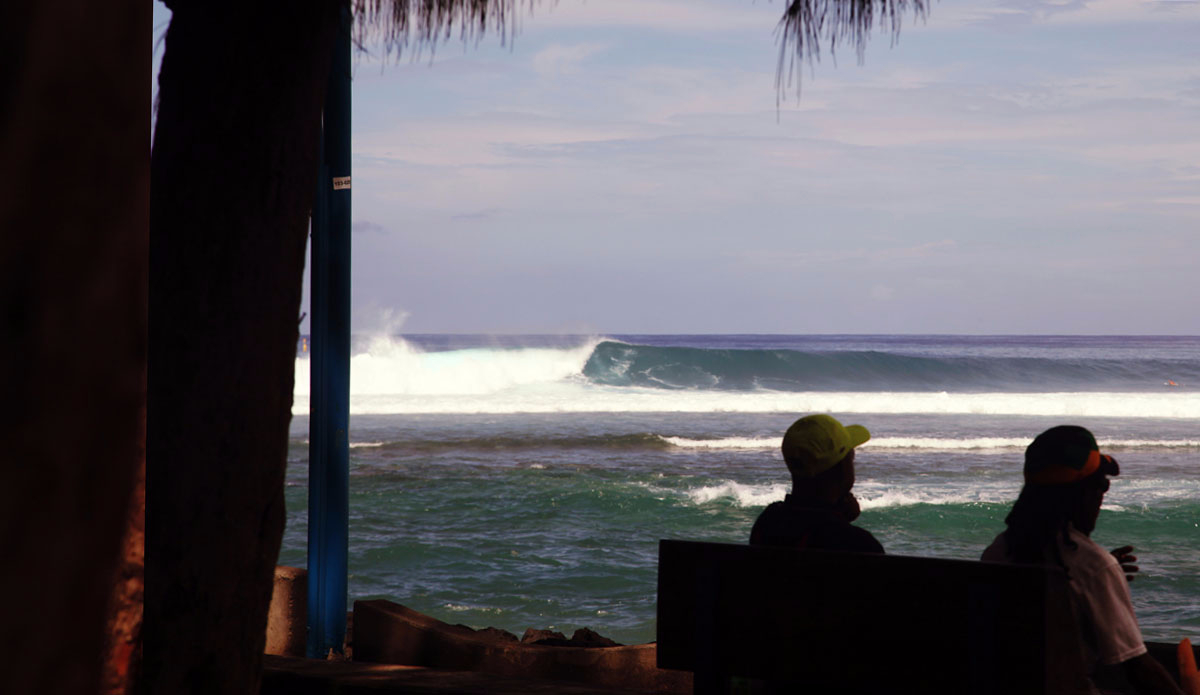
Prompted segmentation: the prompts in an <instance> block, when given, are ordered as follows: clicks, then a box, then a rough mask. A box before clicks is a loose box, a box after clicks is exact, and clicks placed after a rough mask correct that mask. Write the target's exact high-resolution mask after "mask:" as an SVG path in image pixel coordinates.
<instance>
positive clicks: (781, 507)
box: [750, 415, 883, 553]
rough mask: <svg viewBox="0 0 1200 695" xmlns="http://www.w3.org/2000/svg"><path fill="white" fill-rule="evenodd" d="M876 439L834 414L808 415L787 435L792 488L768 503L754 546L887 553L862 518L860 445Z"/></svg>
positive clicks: (786, 453) (755, 532) (786, 454)
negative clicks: (857, 469) (857, 476)
mask: <svg viewBox="0 0 1200 695" xmlns="http://www.w3.org/2000/svg"><path fill="white" fill-rule="evenodd" d="M870 438H871V433H870V432H868V431H867V428H865V427H863V426H862V425H849V426H843V425H842V423H840V422H838V421H837V420H835V419H834V418H832V417H830V416H828V415H808V416H805V417H802V418H800V419H799V420H797V421H796V422H794V423H792V426H791V427H789V428H788V430H787V433H786V434H784V435H783V461H784V463H786V464H787V468H788V471H789V472H790V473H791V474H792V492H791V494H789V495H787V496H786V497H785V498H784V499H783V501H782V502H774V503H772V504H770V505H768V506H767V508H766V509H764V510H763V511H762V513H761V514H759V516H758V520H756V521H755V522H754V528H753V529H751V531H750V544H751V545H770V546H784V547H790V548H800V549H812V550H845V551H852V552H860V553H882V552H883V546H882V545H880V544H879V541H877V540H875V537H874V536H872V535H871V533H870V532H869V531H867V530H866V529H862V528H859V527H857V526H853V525H851V524H850V522H852V521H854V520H855V519H857V518H858V514H859V506H858V500H857V499H856V498H855V497H854V494H853V493H851V492H850V489H851V488H852V487H854V448H855V447H857V446H860V445H861V444H863V443H864V442H866V441H867V440H868V439H870Z"/></svg>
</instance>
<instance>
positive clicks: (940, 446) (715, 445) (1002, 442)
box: [660, 436, 1200, 454]
mask: <svg viewBox="0 0 1200 695" xmlns="http://www.w3.org/2000/svg"><path fill="white" fill-rule="evenodd" d="M660 439H662V440H663V441H664V442H667V443H669V444H671V445H672V446H676V447H679V448H681V449H751V450H761V451H768V450H772V449H778V448H779V446H780V445H781V444H782V443H783V442H782V437H726V438H723V439H689V438H687V437H662V436H660ZM1099 444H1100V447H1101V448H1102V449H1121V448H1124V449H1150V448H1168V449H1188V448H1200V440H1196V439H1102V440H1100V441H1099ZM1027 446H1029V438H1028V437H965V438H961V439H953V438H941V437H878V438H875V439H871V440H870V441H868V442H867V443H866V444H863V445H862V446H861V447H859V448H862V449H877V450H895V451H905V450H914V451H916V450H920V451H970V452H971V453H975V454H986V453H1009V452H1012V451H1021V450H1024V449H1025V447H1027Z"/></svg>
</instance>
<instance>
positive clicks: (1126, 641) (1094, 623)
mask: <svg viewBox="0 0 1200 695" xmlns="http://www.w3.org/2000/svg"><path fill="white" fill-rule="evenodd" d="M1068 535H1069V537H1070V540H1071V541H1072V542H1073V543H1074V544H1075V547H1074V548H1072V547H1070V546H1069V545H1068V544H1067V543H1065V542H1064V541H1063V539H1062V536H1061V535H1057V536H1056V537H1055V542H1056V543H1057V544H1058V551H1059V557H1061V558H1062V562H1063V566H1064V567H1065V569H1066V571H1067V584H1068V589H1069V590H1070V593H1071V600H1072V604H1073V606H1072V608H1073V610H1074V613H1075V616H1076V618H1077V619H1078V621H1079V631H1080V634H1081V635H1082V637H1083V642H1084V658H1085V660H1086V661H1085V664H1086V665H1087V667H1088V671H1089V672H1090V671H1093V670H1094V669H1095V665H1096V664H1097V663H1100V664H1105V665H1111V664H1119V663H1121V662H1123V661H1128V660H1129V659H1132V658H1133V657H1135V656H1140V655H1142V654H1145V653H1146V643H1145V642H1144V641H1142V631H1141V630H1140V629H1139V628H1138V624H1137V617H1136V616H1135V615H1134V612H1133V600H1132V598H1131V596H1130V593H1129V581H1128V580H1127V579H1125V572H1124V571H1122V570H1121V565H1120V563H1118V562H1117V559H1116V558H1115V557H1113V556H1112V554H1110V553H1109V552H1108V551H1106V550H1104V549H1103V548H1101V547H1100V546H1098V545H1096V543H1095V542H1094V541H1093V540H1092V539H1091V538H1088V537H1087V536H1086V535H1084V534H1083V533H1081V532H1079V531H1078V530H1077V529H1076V528H1075V527H1074V526H1070V527H1068ZM980 559H981V560H984V561H987V562H1012V558H1011V557H1010V556H1009V552H1008V543H1007V541H1006V539H1005V537H1004V534H1003V533H1001V534H1000V535H999V536H996V540H994V541H992V544H991V545H990V546H988V548H987V550H985V551H983V557H982V558H980ZM1046 564H1048V565H1053V564H1057V562H1056V561H1055V560H1054V559H1053V557H1052V556H1051V555H1050V553H1047V554H1046Z"/></svg>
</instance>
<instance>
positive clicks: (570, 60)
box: [531, 43, 609, 75]
mask: <svg viewBox="0 0 1200 695" xmlns="http://www.w3.org/2000/svg"><path fill="white" fill-rule="evenodd" d="M608 48H609V45H608V44H604V43H578V44H573V45H565V44H560V43H552V44H550V45H549V46H547V47H545V48H543V49H542V50H540V51H538V52H537V53H536V54H534V56H533V60H532V61H531V62H532V65H533V69H534V71H535V72H537V73H538V74H540V75H569V74H573V73H577V72H579V67H580V64H581V63H583V61H585V60H587V59H588V58H590V57H592V56H594V55H598V54H601V53H603V52H605V51H606V50H608Z"/></svg>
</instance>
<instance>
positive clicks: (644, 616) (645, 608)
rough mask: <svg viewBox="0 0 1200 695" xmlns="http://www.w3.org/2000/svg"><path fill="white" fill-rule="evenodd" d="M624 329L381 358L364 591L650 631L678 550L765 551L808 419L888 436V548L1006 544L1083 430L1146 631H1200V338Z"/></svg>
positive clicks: (884, 526) (869, 485)
mask: <svg viewBox="0 0 1200 695" xmlns="http://www.w3.org/2000/svg"><path fill="white" fill-rule="evenodd" d="M623 340H624V341H625V342H623V343H622V342H619V341H616V340H612V339H609V340H600V339H589V338H569V337H568V338H562V337H556V338H541V337H522V338H507V339H505V340H504V341H503V342H501V341H496V340H494V339H486V338H471V337H462V336H453V337H442V336H425V337H410V338H406V339H403V340H400V339H393V340H392V341H376V342H375V343H373V344H370V343H365V344H364V345H362V346H361V350H362V352H361V354H360V355H359V356H358V357H356V358H355V362H354V367H353V369H354V373H353V385H352V399H351V411H352V419H351V436H350V439H351V442H352V449H351V481H350V489H351V493H350V494H351V499H350V510H351V511H350V513H351V522H350V523H351V539H350V573H351V576H350V581H349V591H350V598H351V600H353V599H357V598H376V597H379V598H389V599H391V600H395V601H398V602H400V603H403V604H405V605H408V606H410V607H412V608H415V609H417V610H420V611H423V612H425V613H429V614H431V615H433V616H435V617H437V618H439V619H442V620H445V621H447V622H451V623H465V624H468V625H471V626H473V627H484V626H495V627H501V628H504V629H507V630H510V631H513V632H516V633H518V634H519V633H521V632H523V631H524V630H525V629H526V628H528V627H535V628H551V629H555V630H560V631H563V632H567V633H568V634H569V633H570V631H572V630H574V629H575V628H577V627H590V628H592V629H594V630H596V631H598V632H600V633H601V634H604V635H606V636H610V637H612V638H614V639H616V640H618V641H620V642H623V643H637V642H646V641H651V640H653V639H654V609H655V595H654V593H655V580H656V559H657V557H656V556H657V542H658V539H660V538H688V539H696V540H713V541H726V542H739V543H740V542H744V541H745V539H746V537H747V536H748V534H749V529H750V526H751V525H752V523H753V521H754V518H755V517H756V516H757V514H758V512H759V511H760V510H761V509H762V507H763V506H765V505H766V504H768V503H770V502H771V501H774V500H777V499H780V498H782V496H783V495H784V493H785V492H786V491H787V475H786V470H785V469H784V467H783V465H782V462H781V461H780V460H779V456H778V453H777V452H778V444H779V437H780V436H781V433H782V432H783V431H784V429H786V427H787V425H788V424H790V423H791V421H792V420H794V419H795V418H796V417H797V416H798V415H801V414H804V413H806V412H813V411H829V412H832V413H833V414H834V415H835V416H836V417H838V418H839V419H841V420H842V421H843V422H847V423H849V422H857V423H862V424H864V425H866V426H867V427H868V428H869V429H870V430H871V432H872V435H873V437H872V441H871V442H868V443H867V444H866V445H865V446H864V447H863V448H862V449H861V450H860V452H859V456H858V457H857V462H858V483H857V484H856V488H855V489H856V494H858V496H859V498H860V500H861V502H862V506H863V510H864V511H863V515H862V517H861V518H860V519H859V521H858V522H857V523H858V524H859V525H860V526H863V527H864V528H867V529H870V530H871V531H872V532H873V533H874V534H875V536H876V537H877V538H879V540H880V542H881V543H882V544H883V545H884V547H885V549H886V550H887V551H888V552H889V553H895V554H905V555H925V556H935V557H946V558H963V559H974V558H977V557H978V555H979V553H980V552H981V551H982V549H983V548H984V547H985V546H986V545H987V544H988V543H989V542H990V541H991V539H992V538H993V537H994V536H995V534H996V533H998V532H999V531H1001V530H1003V518H1004V516H1005V514H1007V511H1008V508H1009V506H1010V505H1011V502H1012V500H1013V499H1014V498H1015V496H1016V493H1017V491H1018V489H1019V486H1020V461H1021V455H1022V451H1023V449H1024V446H1025V445H1026V444H1027V443H1028V440H1029V439H1030V438H1031V437H1032V436H1033V435H1035V434H1037V433H1038V432H1040V431H1042V430H1044V429H1046V428H1047V427H1049V426H1052V425H1055V424H1061V423H1064V422H1071V423H1075V424H1081V425H1084V426H1086V427H1089V428H1090V429H1092V430H1093V432H1095V433H1096V435H1097V439H1098V440H1099V441H1100V443H1101V446H1102V448H1103V449H1104V450H1105V451H1106V452H1109V453H1112V454H1113V455H1114V456H1116V458H1117V459H1118V460H1119V461H1120V462H1121V466H1122V475H1121V476H1120V477H1119V478H1117V479H1115V480H1114V482H1113V486H1112V489H1111V491H1110V492H1109V494H1108V496H1107V497H1106V500H1105V506H1104V509H1103V511H1102V513H1101V519H1100V522H1099V525H1098V528H1097V531H1096V532H1095V533H1094V538H1096V540H1097V541H1098V542H1099V543H1100V544H1101V545H1105V546H1107V547H1116V546H1118V545H1123V544H1133V545H1135V546H1137V547H1138V551H1137V554H1138V555H1139V556H1140V557H1141V565H1142V574H1141V576H1140V577H1139V578H1138V579H1137V580H1136V581H1135V582H1134V584H1133V595H1134V602H1135V608H1136V609H1137V611H1138V616H1139V621H1140V623H1141V625H1142V629H1143V632H1144V634H1145V635H1146V637H1147V639H1161V640H1177V639H1179V638H1180V637H1183V636H1190V637H1191V638H1192V639H1193V640H1194V641H1195V640H1198V639H1200V559H1198V553H1197V551H1198V550H1200V431H1198V430H1200V428H1198V427H1197V422H1198V420H1200V388H1197V386H1198V384H1197V383H1196V382H1200V376H1198V375H1200V339H1195V338H1182V339H1181V338H1164V339H1153V338H1150V339H1147V338H1131V339H1121V338H1072V337H1067V338H1062V337H1059V338H1023V339H1018V338H982V337H965V338H963V337H958V338H947V337H915V338H914V337H896V336H877V337H861V336H841V337H838V336H822V337H815V338H809V337H794V336H630V337H625V338H623ZM914 360H915V361H914ZM822 363H825V364H830V365H835V366H834V367H831V368H830V369H829V370H826V371H825V372H822V371H821V370H820V369H819V368H818V367H814V366H813V365H814V364H816V365H818V366H819V365H820V364H822ZM864 363H869V364H873V365H876V366H875V367H874V370H875V371H874V372H873V373H872V375H871V376H869V378H868V377H866V376H862V375H861V374H858V373H857V371H856V370H857V369H858V367H854V365H859V366H861V364H864ZM1056 363H1061V365H1060V366H1061V367H1062V369H1061V370H1060V372H1061V373H1058V375H1057V376H1055V374H1056V372H1055V369H1054V367H1055V364H1056ZM789 364H790V365H799V367H796V368H794V369H791V371H789V369H788V368H787V367H786V365H789ZM781 365H783V366H781ZM847 365H850V366H847ZM914 365H915V366H914ZM939 368H942V369H943V370H944V372H945V373H939V372H938V369H939ZM306 369H307V365H306V364H305V360H300V362H299V365H298V387H297V413H298V414H297V416H296V417H295V419H294V422H293V426H292V439H291V447H290V454H289V456H290V464H289V469H288V488H287V500H288V510H289V512H288V528H287V532H286V535H285V539H284V550H283V552H282V554H281V562H282V563H283V564H291V565H298V566H303V565H304V563H305V554H304V548H305V545H306V534H307V530H306V527H305V516H306V504H307V502H306V487H305V486H306V468H307V430H308V423H307V417H306V416H305V415H303V414H302V413H304V412H305V411H306V410H307V403H306V400H307V399H306V380H304V379H303V378H301V377H302V375H303V373H304V372H305V371H306ZM863 369H865V367H864V368H863ZM814 370H816V373H815V375H814ZM838 370H843V371H845V370H849V371H851V372H855V374H856V375H855V376H853V377H845V378H839V377H837V376H836V374H834V375H832V376H831V373H836V372H838ZM914 374H916V375H917V376H914ZM921 374H926V375H927V376H925V377H921V376H920V375H921ZM947 374H948V375H947ZM1088 375H1090V377H1089V376H1088ZM1168 379H1170V380H1172V381H1175V382H1176V383H1178V384H1179V385H1178V386H1171V387H1168V386H1165V385H1164V382H1165V381H1166V380H1168ZM822 405H825V406H827V407H821V406H822Z"/></svg>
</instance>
